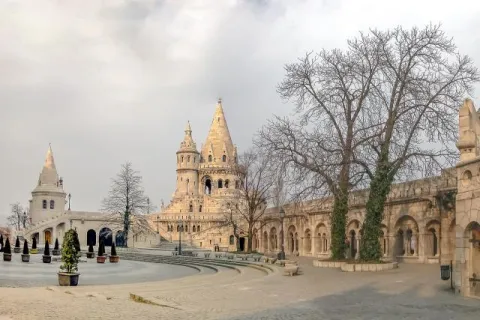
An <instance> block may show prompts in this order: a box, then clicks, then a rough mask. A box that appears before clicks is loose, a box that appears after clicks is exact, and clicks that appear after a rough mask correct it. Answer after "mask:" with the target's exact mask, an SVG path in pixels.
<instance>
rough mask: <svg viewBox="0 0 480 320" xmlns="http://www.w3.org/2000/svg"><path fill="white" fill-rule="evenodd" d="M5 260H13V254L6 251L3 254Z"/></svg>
mask: <svg viewBox="0 0 480 320" xmlns="http://www.w3.org/2000/svg"><path fill="white" fill-rule="evenodd" d="M3 261H12V254H11V253H4V254H3Z"/></svg>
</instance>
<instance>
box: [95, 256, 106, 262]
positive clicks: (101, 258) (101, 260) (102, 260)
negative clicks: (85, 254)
mask: <svg viewBox="0 0 480 320" xmlns="http://www.w3.org/2000/svg"><path fill="white" fill-rule="evenodd" d="M106 259H107V257H105V256H97V263H105V260H106Z"/></svg>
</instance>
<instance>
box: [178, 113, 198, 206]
mask: <svg viewBox="0 0 480 320" xmlns="http://www.w3.org/2000/svg"><path fill="white" fill-rule="evenodd" d="M199 162H200V154H199V153H198V151H197V145H196V144H195V142H194V141H193V138H192V128H191V127H190V122H188V123H187V127H186V128H185V138H184V139H183V141H182V143H180V149H179V150H178V151H177V187H176V189H175V194H174V198H177V199H178V198H181V197H185V196H189V197H192V196H193V197H194V196H197V195H198V165H199Z"/></svg>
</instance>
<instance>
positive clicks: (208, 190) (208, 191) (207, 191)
mask: <svg viewBox="0 0 480 320" xmlns="http://www.w3.org/2000/svg"><path fill="white" fill-rule="evenodd" d="M211 193H212V180H210V179H206V180H205V194H211Z"/></svg>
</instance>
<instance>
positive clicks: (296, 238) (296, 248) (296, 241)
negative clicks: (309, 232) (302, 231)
mask: <svg viewBox="0 0 480 320" xmlns="http://www.w3.org/2000/svg"><path fill="white" fill-rule="evenodd" d="M295 251H296V252H298V233H297V232H295Z"/></svg>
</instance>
